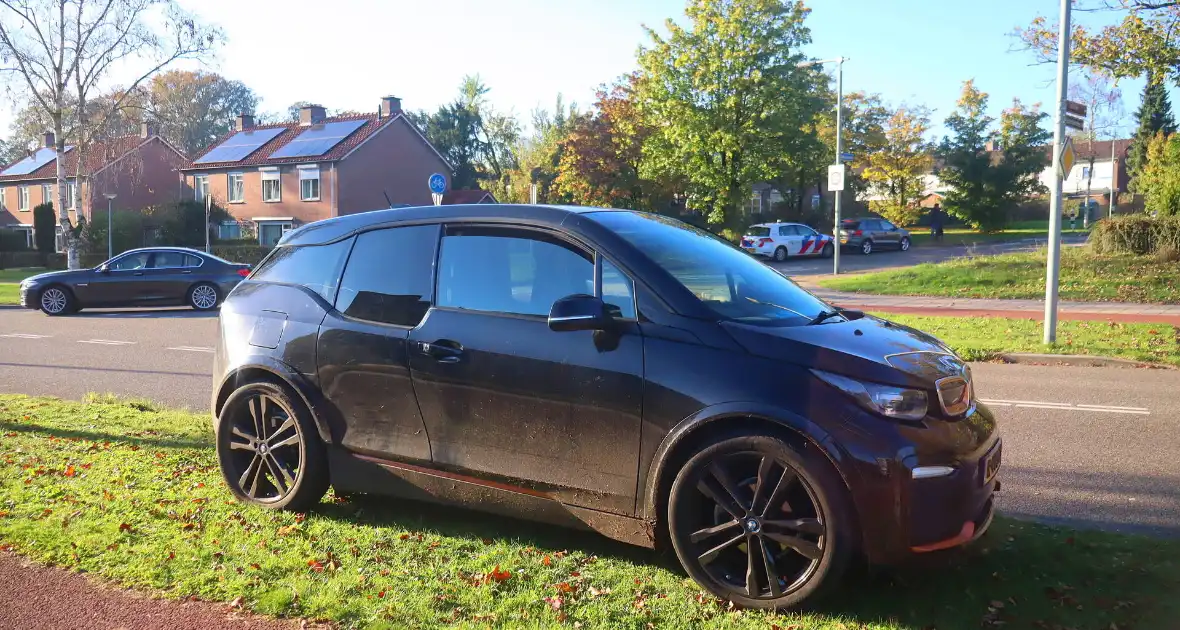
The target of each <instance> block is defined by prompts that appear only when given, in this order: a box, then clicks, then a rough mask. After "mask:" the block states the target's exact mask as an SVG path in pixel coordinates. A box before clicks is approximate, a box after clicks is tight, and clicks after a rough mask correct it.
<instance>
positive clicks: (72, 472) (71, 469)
mask: <svg viewBox="0 0 1180 630" xmlns="http://www.w3.org/2000/svg"><path fill="white" fill-rule="evenodd" d="M62 474H63V475H65V476H67V477H73V476H74V475H76V474H78V473H77V472H76V471H75V470H74V465H73V464H70V465H69V466H66V471H65V472H63V473H62Z"/></svg>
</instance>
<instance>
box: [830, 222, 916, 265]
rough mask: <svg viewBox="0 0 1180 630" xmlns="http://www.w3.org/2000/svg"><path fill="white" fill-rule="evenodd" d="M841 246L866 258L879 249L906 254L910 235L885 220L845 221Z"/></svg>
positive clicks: (841, 232) (842, 228)
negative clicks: (857, 251)
mask: <svg viewBox="0 0 1180 630" xmlns="http://www.w3.org/2000/svg"><path fill="white" fill-rule="evenodd" d="M840 245H841V247H848V248H855V249H857V250H859V251H860V253H862V254H865V255H866V256H867V255H868V254H871V253H873V252H874V251H875V250H878V249H898V250H901V251H903V252H906V251H909V249H910V233H909V230H906V229H905V228H899V227H897V226H896V225H893V224H892V223H890V222H888V221H886V220H885V219H873V218H867V219H844V220H843V221H841V222H840Z"/></svg>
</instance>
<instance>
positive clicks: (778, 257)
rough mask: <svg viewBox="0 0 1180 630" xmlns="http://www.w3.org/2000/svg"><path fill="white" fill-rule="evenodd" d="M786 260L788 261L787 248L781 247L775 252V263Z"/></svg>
mask: <svg viewBox="0 0 1180 630" xmlns="http://www.w3.org/2000/svg"><path fill="white" fill-rule="evenodd" d="M786 259H787V248H786V247H779V248H778V249H776V250H774V260H775V262H783V261H784V260H786Z"/></svg>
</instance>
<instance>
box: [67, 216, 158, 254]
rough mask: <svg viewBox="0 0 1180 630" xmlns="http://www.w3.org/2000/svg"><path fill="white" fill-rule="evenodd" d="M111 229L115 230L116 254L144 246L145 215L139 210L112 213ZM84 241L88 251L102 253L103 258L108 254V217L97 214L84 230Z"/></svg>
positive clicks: (114, 251) (113, 248) (113, 247)
mask: <svg viewBox="0 0 1180 630" xmlns="http://www.w3.org/2000/svg"><path fill="white" fill-rule="evenodd" d="M111 229H112V231H114V233H115V235H114V242H112V243H111V245H112V248H111V249H112V250H113V253H114V255H116V256H117V255H119V254H122V253H123V252H125V251H127V250H129V249H135V248H137V247H143V246H144V245H145V243H144V240H143V215H142V214H140V213H138V212H129V211H126V210H121V211H118V212H115V213H113V214H112V215H111ZM82 243H83V247H84V248H85V251H86V252H87V253H90V254H93V255H95V256H98V255H101V256H102V257H103V260H105V259H106V254H107V218H106V217H105V216H97V217H95V220H94V221H91V222H89V223H87V224H86V227H85V229H83V231H82Z"/></svg>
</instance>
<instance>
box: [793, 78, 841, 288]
mask: <svg viewBox="0 0 1180 630" xmlns="http://www.w3.org/2000/svg"><path fill="white" fill-rule="evenodd" d="M845 61H848V58H847V57H836V58H835V59H820V60H816V61H804V62H802V63H800V64H799V67H800V68H806V67H808V66H817V65H821V64H825V63H834V64H836V165H837V166H839V165H840V164H842V163H843V162H841V160H840V154H841V153H843V152H844V134H843V128H844V62H845ZM843 196H844V191H842V190H838V191H836V195H835V202H834V204H833V205H834V206H835V207H834V208H833V214H834V215H835V220H834V222H833V226H832V238H833V239H834V240H835V241H836V243H835V247H834V248H833V250H832V275H839V273H840V198H841V197H843Z"/></svg>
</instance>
